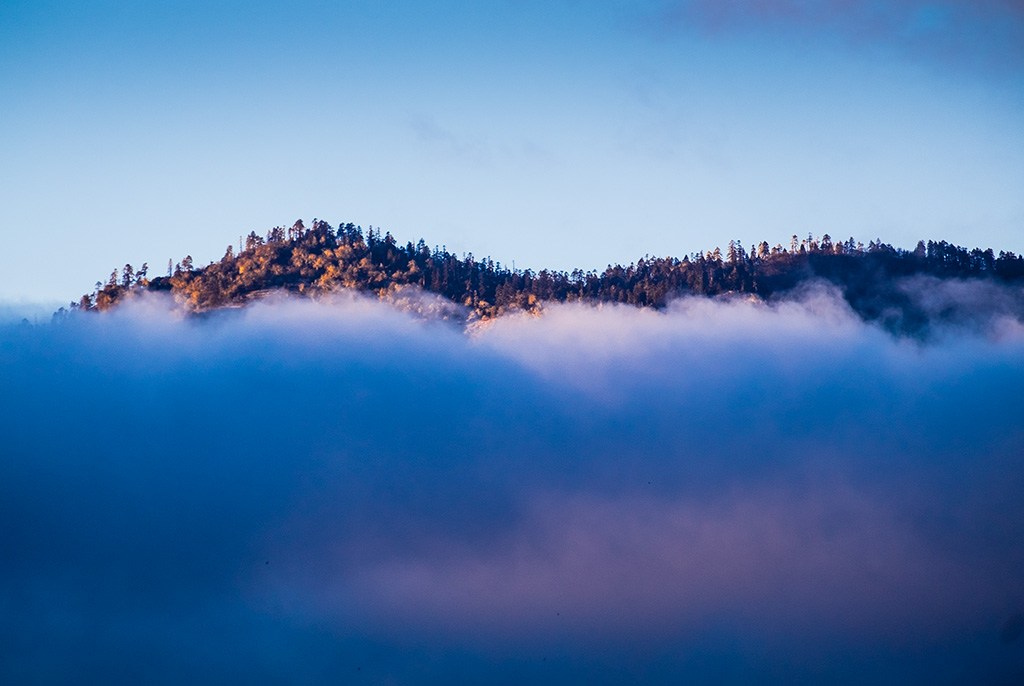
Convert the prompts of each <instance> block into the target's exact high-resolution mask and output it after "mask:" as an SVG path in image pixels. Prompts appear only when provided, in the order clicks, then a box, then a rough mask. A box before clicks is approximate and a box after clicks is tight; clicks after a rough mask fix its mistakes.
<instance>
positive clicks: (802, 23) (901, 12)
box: [659, 0, 1024, 71]
mask: <svg viewBox="0 0 1024 686" xmlns="http://www.w3.org/2000/svg"><path fill="white" fill-rule="evenodd" d="M659 23H660V24H661V25H662V26H664V27H667V28H680V27H684V26H689V27H696V28H699V29H701V30H705V31H710V32H715V33H719V32H724V31H733V30H767V31H774V32H779V31H781V32H787V33H793V32H796V33H798V34H800V33H803V34H806V35H817V37H818V38H819V39H820V38H822V37H824V36H834V37H841V39H842V40H843V41H845V42H846V43H848V44H849V45H851V46H857V47H864V46H878V45H883V46H890V47H897V48H900V49H902V50H904V51H906V52H909V53H911V54H917V55H920V56H924V57H927V58H932V59H934V58H939V59H941V60H942V61H943V62H945V63H947V64H949V63H959V64H968V65H971V66H983V67H986V68H988V69H993V68H995V69H998V70H1007V69H1008V70H1011V71H1018V70H1019V68H1020V66H1021V64H1022V60H1024V43H1022V38H1024V4H1022V3H1021V2H1019V1H1018V0H981V1H980V2H979V1H978V0H973V1H969V0H903V1H901V2H880V1H877V0H682V1H677V2H671V3H668V4H667V5H666V6H665V9H664V10H663V12H662V14H661V17H660V20H659Z"/></svg>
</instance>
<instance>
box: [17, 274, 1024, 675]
mask: <svg viewBox="0 0 1024 686" xmlns="http://www.w3.org/2000/svg"><path fill="white" fill-rule="evenodd" d="M904 287H905V289H906V292H907V294H908V297H911V298H914V299H915V300H917V301H920V302H922V303H924V302H930V303H932V305H933V306H934V307H935V309H936V311H941V312H943V313H944V315H948V314H949V313H950V312H954V311H957V310H958V309H959V310H962V311H964V312H969V313H970V315H971V317H972V319H970V321H969V325H966V326H965V325H963V323H962V322H958V321H957V319H956V318H955V317H950V316H944V317H943V319H942V321H941V322H940V321H939V320H936V327H935V329H934V331H933V335H931V336H930V337H929V338H928V341H927V342H924V343H922V342H921V341H917V340H909V339H903V338H895V337H893V336H891V335H890V334H888V333H886V332H885V331H883V330H882V329H881V328H878V327H877V326H874V325H871V324H867V323H865V322H863V321H861V320H860V319H859V318H858V317H857V316H856V315H855V314H854V313H853V312H851V311H850V309H849V308H848V306H847V305H846V304H845V302H844V301H843V299H842V297H841V296H840V295H839V294H838V293H837V292H836V291H834V290H830V289H828V288H824V287H820V286H818V287H811V288H808V289H806V290H805V291H804V292H802V293H801V294H799V295H794V296H793V297H791V298H789V299H786V300H778V301H775V302H773V303H764V302H760V301H752V300H745V299H738V298H737V299H721V298H720V299H714V300H712V299H704V298H694V299H683V300H679V301H676V302H675V303H673V304H672V305H671V306H670V307H668V308H666V309H664V310H659V311H655V310H651V309H640V308H633V307H629V306H618V305H607V306H604V307H591V306H586V305H581V304H577V305H554V306H550V307H548V308H547V310H546V312H545V314H544V316H540V317H533V316H528V315H522V316H509V317H503V318H501V319H499V320H497V321H494V322H492V323H491V324H489V325H480V324H475V325H471V326H469V327H468V328H466V329H464V328H463V325H462V323H461V322H459V321H458V319H457V318H449V319H448V320H446V321H440V320H437V319H435V318H432V317H429V316H423V315H422V313H423V312H430V311H436V309H437V307H438V301H437V296H433V295H424V294H420V295H417V293H416V291H415V290H410V291H408V292H407V297H406V298H405V299H404V301H402V302H400V303H398V305H397V306H396V305H395V304H391V303H388V302H385V301H382V300H378V299H370V298H368V297H366V296H359V295H355V294H352V293H348V294H345V293H341V294H337V295H335V296H333V297H332V298H322V299H319V300H313V299H308V298H305V299H286V298H271V299H268V300H264V301H261V302H259V303H257V304H255V305H253V306H251V307H249V308H245V309H238V310H227V311H221V312H219V313H215V314H212V315H210V316H207V317H185V316H183V315H182V313H181V311H180V309H179V308H177V307H176V306H175V305H174V304H173V301H171V300H170V299H169V298H161V297H159V296H156V295H149V296H147V297H142V298H137V299H134V300H131V301H130V302H128V303H127V304H125V305H123V306H122V307H119V308H116V309H114V310H111V311H107V312H102V313H96V314H93V315H85V314H81V315H79V316H73V317H70V318H68V319H64V320H58V321H57V322H53V323H49V322H47V323H44V324H39V325H33V324H24V323H18V322H16V321H15V322H6V323H3V324H0V352H2V354H0V387H2V388H3V389H4V392H3V393H2V394H0V428H2V432H0V435H2V452H0V455H2V459H0V551H2V553H3V554H0V616H2V617H3V618H4V621H3V622H0V681H3V682H4V683H81V682H106V683H169V684H172V683H222V684H233V683H238V684H253V683H304V684H321V683H322V684H338V683H346V684H347V683H352V684H358V683H373V684H377V683H389V684H452V683H488V684H490V683H494V684H506V683H507V684H523V683H530V684H540V685H544V684H565V683H593V684H621V683H636V684H679V683H697V684H700V683H715V684H732V683H735V684H743V683H762V684H791V683H836V684H844V683H846V684H865V683H901V684H904V683H905V684H929V685H933V684H962V683H1018V682H1019V681H1020V677H1021V675H1022V674H1024V638H1021V636H1020V633H1021V631H1020V628H1021V625H1024V616H1022V613H1024V584H1022V577H1021V569H1022V564H1024V509H1022V508H1021V507H1020V497H1021V493H1022V489H1024V470H1022V469H1021V466H1022V464H1021V461H1022V458H1024V455H1022V453H1021V446H1022V445H1024V425H1022V424H1021V417H1024V399H1022V396H1021V394H1020V388H1021V385H1022V384H1024V315H1022V314H1021V312H1020V311H1019V303H1021V302H1024V298H1022V293H1021V291H1020V287H1019V286H1017V287H1015V288H1010V287H1008V286H1000V285H996V284H993V283H985V282H978V281H975V282H959V283H953V284H946V285H942V284H937V283H936V282H935V281H931V280H923V281H909V282H906V283H905V284H904ZM1000 299H1010V300H1012V301H1014V302H1016V303H1017V304H1018V310H1017V312H1016V314H1012V313H1008V312H1007V311H1005V310H1003V309H1001V307H999V306H995V307H988V306H986V304H987V303H988V304H991V303H997V302H999V301H1000ZM403 303H404V304H403ZM446 307H447V308H449V310H450V309H451V308H455V309H458V306H455V305H451V304H448V305H447V306H446Z"/></svg>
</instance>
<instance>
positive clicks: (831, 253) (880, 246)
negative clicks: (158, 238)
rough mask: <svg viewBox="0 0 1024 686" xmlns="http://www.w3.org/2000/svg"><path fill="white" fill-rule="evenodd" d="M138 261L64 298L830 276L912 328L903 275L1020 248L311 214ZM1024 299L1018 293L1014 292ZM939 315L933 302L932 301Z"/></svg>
mask: <svg viewBox="0 0 1024 686" xmlns="http://www.w3.org/2000/svg"><path fill="white" fill-rule="evenodd" d="M147 272H148V268H147V266H146V265H143V267H142V268H141V269H139V270H138V271H135V270H134V269H133V268H132V266H131V265H125V267H124V268H123V269H122V270H121V271H120V275H119V274H118V271H116V270H115V271H114V273H112V274H111V275H110V279H109V281H108V282H107V284H106V285H103V284H101V283H97V288H96V291H95V292H94V293H92V294H90V295H85V296H82V298H81V300H80V301H79V302H78V303H74V304H73V305H72V308H74V309H83V310H96V309H99V310H102V309H107V308H110V307H112V306H114V305H115V304H116V303H118V302H119V301H121V300H123V299H124V298H125V297H126V296H129V295H131V294H133V293H137V292H140V291H146V290H149V291H170V292H172V293H173V294H174V295H176V296H178V297H179V298H180V299H181V300H182V301H184V302H185V303H187V305H188V306H189V307H190V308H191V309H192V310H194V311H203V310H209V309H212V308H218V307H225V306H238V305H241V304H244V303H245V302H247V301H248V300H249V299H251V298H253V297H258V296H259V295H262V294H265V293H266V292H267V291H269V290H277V289H283V290H286V291H292V292H299V293H317V292H325V291H330V290H334V289H338V288H350V289H358V290H362V291H367V292H373V293H376V294H378V295H380V294H386V293H388V292H389V291H393V290H395V289H397V288H400V287H402V286H405V285H415V286H418V287H420V288H422V289H424V290H426V291H429V292H433V293H437V294H439V295H441V296H443V297H445V298H448V299H450V300H452V301H453V302H456V303H459V304H462V305H465V306H467V307H468V308H470V309H471V310H472V311H473V312H475V313H476V315H477V316H479V317H481V318H489V317H495V316H498V315H500V314H502V313H505V312H509V311H514V310H533V309H536V308H537V307H538V306H539V305H541V304H542V303H545V302H552V301H555V302H570V301H588V302H621V303H629V304H632V305H638V306H651V307H662V306H664V305H665V304H666V303H667V302H668V301H669V300H671V299H672V298H675V297H679V296H681V295H687V294H697V295H712V296H713V295H720V294H725V293H750V294H756V295H758V296H760V297H763V298H766V299H770V298H773V297H776V296H778V295H780V294H784V293H786V292H789V291H792V290H793V289H794V288H797V287H799V286H802V285H804V284H807V283H809V282H812V281H815V280H824V281H827V282H830V283H832V284H834V285H835V286H836V287H838V288H839V289H840V291H841V292H842V293H843V296H844V297H845V298H846V300H847V302H848V303H849V304H850V306H851V307H852V308H853V310H854V311H856V312H857V313H858V314H859V315H860V316H862V317H863V318H864V319H866V320H870V321H879V322H880V323H882V324H883V325H884V326H886V328H888V329H890V330H892V331H894V332H896V333H904V334H915V333H918V332H919V331H921V330H922V328H923V327H925V326H926V325H927V322H928V319H929V317H934V316H935V314H936V313H935V312H925V311H924V310H922V308H921V306H920V304H919V302H918V301H919V299H915V298H914V297H913V293H912V292H911V290H912V289H909V288H908V285H907V284H908V283H911V282H913V281H914V277H919V278H918V281H920V280H921V279H924V280H927V279H929V278H930V279H941V280H948V279H961V280H962V279H966V280H986V281H988V282H991V283H996V284H1017V285H1020V284H1024V257H1021V256H1017V255H1015V254H1013V253H1007V252H1000V253H999V255H998V257H997V256H996V255H995V254H994V252H993V251H992V249H988V250H980V249H973V250H968V249H966V248H961V247H957V246H954V245H950V244H948V243H946V242H945V241H940V242H935V241H928V242H927V243H925V242H923V241H922V242H920V243H919V244H918V246H917V248H916V249H915V250H914V251H906V250H899V249H895V248H893V247H892V246H891V245H887V244H884V243H882V242H881V241H880V240H879V241H871V242H870V243H869V244H868V245H867V246H864V245H862V244H860V243H856V242H854V240H853V239H852V238H851V239H849V240H848V241H845V242H843V241H833V240H832V239H831V238H830V237H829V236H828V235H827V234H826V235H825V236H822V237H821V238H820V239H817V240H816V239H814V238H813V237H811V236H808V237H807V239H805V240H802V241H800V240H798V239H797V237H796V236H793V239H792V241H791V243H790V246H789V247H788V248H783V247H782V246H781V245H776V246H775V247H774V248H773V247H770V246H769V245H768V243H766V242H762V243H760V244H758V245H756V246H754V247H752V248H751V249H750V250H749V251H747V250H746V249H744V247H743V246H742V245H740V244H739V243H736V242H730V244H729V247H728V249H727V251H726V253H725V254H724V255H723V254H722V253H721V251H720V250H719V249H717V248H716V249H715V250H714V251H711V252H707V253H704V254H700V253H694V254H692V255H688V256H684V257H683V258H682V259H677V258H673V257H666V258H652V257H644V258H642V259H640V260H638V261H637V262H635V263H633V264H630V265H629V266H626V267H623V266H620V265H614V266H609V267H608V268H607V269H606V270H604V271H603V272H601V273H597V272H584V271H581V270H578V269H577V270H574V271H572V272H568V273H567V272H557V271H548V270H541V271H537V272H535V271H532V270H529V269H526V270H513V269H509V268H508V267H503V266H502V265H501V264H500V263H496V262H493V261H492V260H491V259H490V258H487V259H483V260H478V259H476V258H474V257H473V255H472V254H469V255H464V256H463V257H462V258H459V257H457V256H455V255H453V254H451V253H449V252H448V251H447V250H445V249H438V248H436V247H435V248H433V249H431V248H429V247H428V246H427V245H426V243H424V241H423V240H422V239H421V240H420V241H419V242H418V243H417V244H416V245H413V244H412V243H406V244H405V245H404V246H403V245H399V244H398V243H397V242H396V241H395V239H394V238H393V237H392V236H391V234H390V233H387V234H385V235H381V234H380V232H379V231H375V230H374V229H373V228H372V227H371V228H370V229H369V230H368V231H366V232H364V231H363V230H362V228H361V227H357V226H354V225H353V224H344V225H342V226H340V227H339V228H338V229H334V228H333V227H331V226H330V225H329V224H328V223H327V222H323V221H319V220H314V221H313V223H312V226H311V227H310V228H306V226H305V225H304V224H303V222H302V221H301V220H300V221H297V222H296V223H295V224H294V225H293V226H292V227H291V228H289V229H284V228H283V227H277V228H274V229H271V230H270V231H269V232H267V234H266V236H265V237H262V236H258V235H256V234H255V233H250V234H249V236H248V238H247V239H246V241H245V247H244V249H242V250H240V251H239V253H238V254H235V252H234V249H233V247H232V246H229V247H228V249H227V252H226V254H225V255H224V257H223V258H222V259H221V260H220V261H219V262H215V263H211V264H210V265H209V266H206V267H201V268H196V267H194V266H193V264H192V259H191V257H186V258H185V259H184V260H182V261H181V262H180V263H179V264H177V265H175V266H174V267H173V268H171V267H170V266H169V268H168V275H167V276H160V277H156V278H153V279H149V278H148V274H147ZM1017 305H1019V306H1021V307H1022V308H1024V304H1022V303H1017ZM939 314H940V315H941V312H940V313H939ZM1017 314H1020V315H1024V312H1021V313H1017Z"/></svg>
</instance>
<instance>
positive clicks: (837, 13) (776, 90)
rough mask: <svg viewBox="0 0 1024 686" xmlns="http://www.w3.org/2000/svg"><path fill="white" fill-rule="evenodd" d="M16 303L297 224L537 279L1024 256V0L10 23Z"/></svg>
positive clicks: (236, 9) (108, 8) (7, 11)
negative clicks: (808, 256)
mask: <svg viewBox="0 0 1024 686" xmlns="http://www.w3.org/2000/svg"><path fill="white" fill-rule="evenodd" d="M0 77H2V79H0V80H2V87H0V180H2V184H0V227H2V231H3V237H4V242H3V246H4V247H3V250H2V251H0V300H5V301H8V302H17V301H24V300H35V301H40V300H47V301H49V300H54V301H60V302H67V301H69V300H71V299H77V297H78V296H79V295H80V294H82V293H83V292H86V291H89V290H91V289H92V285H93V283H94V282H95V281H97V280H105V278H106V277H107V275H109V273H110V270H111V269H112V268H114V267H115V266H117V267H120V266H123V265H124V263H125V262H131V263H132V264H134V265H135V266H136V267H138V266H139V265H140V264H141V263H142V262H148V263H149V265H150V273H151V274H152V275H155V274H160V273H162V272H163V270H164V269H166V264H167V260H168V258H173V259H174V260H175V261H177V260H179V259H181V258H182V257H184V256H185V254H186V253H191V254H192V255H193V256H194V257H195V259H196V261H197V262H198V263H201V264H205V263H206V262H208V261H210V260H214V259H219V258H220V257H221V256H222V255H223V252H224V249H225V246H226V245H227V244H228V243H236V244H237V240H238V236H239V235H240V234H246V233H248V232H249V231H252V230H255V231H257V232H259V233H263V232H265V231H266V230H267V229H269V228H270V227H272V226H274V225H278V224H290V223H291V222H293V221H294V220H295V219H296V218H299V217H302V218H304V219H306V220H307V221H308V220H310V219H312V218H313V217H319V218H321V219H325V220H327V221H329V222H331V223H332V224H336V223H337V222H339V221H353V222H356V223H359V224H362V225H363V226H364V227H365V226H367V225H370V224H372V225H374V226H380V227H382V228H383V229H385V230H390V231H391V232H392V233H394V234H395V236H396V237H398V239H399V240H402V241H405V240H416V239H418V238H419V237H421V236H422V237H424V238H426V239H427V241H428V242H429V243H431V244H432V245H433V244H446V245H447V247H448V248H449V249H450V250H453V251H456V252H463V251H472V252H473V253H474V254H475V255H477V256H478V257H479V256H484V255H490V256H491V257H493V258H494V259H496V260H500V261H501V262H503V263H510V262H511V261H513V260H514V261H515V262H516V266H518V267H532V268H541V267H554V268H559V269H569V268H572V267H575V266H579V267H582V268H585V269H591V268H594V269H600V268H603V267H604V266H606V265H607V264H608V263H609V262H613V261H619V262H629V261H631V260H634V259H636V258H637V257H640V256H642V255H644V254H645V253H651V254H659V255H663V254H675V255H682V254H684V253H689V252H692V251H695V250H703V249H709V248H713V247H714V246H716V245H724V244H725V243H727V242H728V241H729V239H731V238H736V239H740V240H742V241H743V243H744V244H745V245H747V246H749V245H750V244H751V243H752V242H754V241H760V240H762V239H763V240H768V241H769V242H770V243H772V244H774V243H783V244H785V243H787V241H788V237H789V236H790V235H792V234H794V233H796V234H799V235H801V236H804V235H806V234H807V233H808V232H813V233H815V234H816V235H817V234H821V233H825V232H827V233H830V234H832V235H833V236H834V237H835V236H838V237H843V238H846V237H849V236H854V237H856V238H858V239H860V240H863V241H864V242H865V243H866V242H867V241H868V240H869V239H871V238H876V237H881V238H882V239H883V240H885V241H887V242H891V243H893V244H894V245H898V246H905V247H913V245H914V244H915V242H916V241H917V240H918V239H920V238H936V239H946V240H950V241H952V242H955V243H958V244H962V245H968V246H971V247H973V246H976V245H977V246H981V247H990V246H991V247H994V248H996V249H997V250H999V249H1007V250H1014V251H1016V252H1021V251H1024V192H1022V190H1021V189H1024V3H1021V2H1019V1H1015V0H981V1H977V0H976V1H974V2H955V1H951V0H946V1H944V2H926V1H922V0H908V1H906V2H899V3H882V2H858V1H855V0H834V1H833V2H808V1H806V0H803V1H801V0H772V1H771V2H754V1H753V0H719V1H716V2H711V1H710V0H695V1H690V2H670V1H668V0H662V1H658V2H654V1H649V2H620V1H615V0H608V1H594V2H581V1H571V0H547V1H545V2H534V1H533V0H504V1H497V2H390V3H388V2H359V3H356V2H289V3H283V2H255V3H254V2H246V3H242V2H235V3H231V2H221V3H216V2H213V3H211V2H202V3H200V2H193V1H191V0H187V1H185V2H177V3H173V4H171V3H157V2H103V1H99V2H80V3H77V2H64V1H53V2H45V1H33V2H17V1H16V0H15V1H8V2H5V3H3V6H2V8H0Z"/></svg>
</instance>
